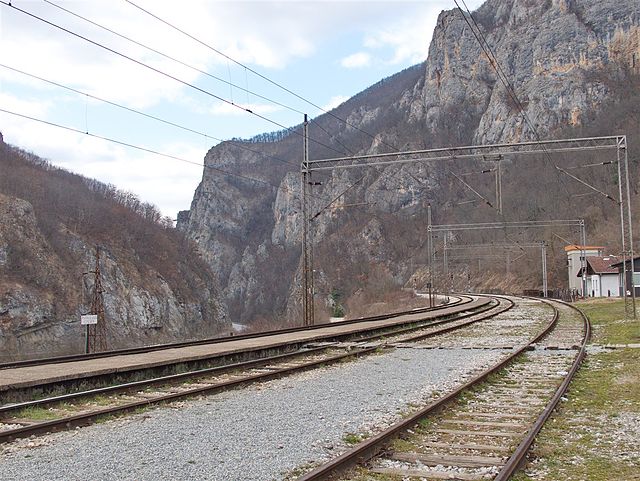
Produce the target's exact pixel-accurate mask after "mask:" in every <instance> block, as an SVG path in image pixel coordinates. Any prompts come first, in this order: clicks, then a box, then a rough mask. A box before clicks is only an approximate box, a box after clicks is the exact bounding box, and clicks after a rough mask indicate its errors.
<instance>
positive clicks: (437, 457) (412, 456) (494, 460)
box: [390, 453, 506, 468]
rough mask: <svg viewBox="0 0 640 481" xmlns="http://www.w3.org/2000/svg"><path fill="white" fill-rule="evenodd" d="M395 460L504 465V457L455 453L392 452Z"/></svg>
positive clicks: (456, 465) (446, 463)
mask: <svg viewBox="0 0 640 481" xmlns="http://www.w3.org/2000/svg"><path fill="white" fill-rule="evenodd" d="M390 458H391V459H393V460H395V461H405V462H408V463H421V464H424V465H425V466H450V467H459V468H484V467H487V466H504V463H505V461H506V460H505V459H504V458H501V457H496V456H460V455H455V454H423V453H393V454H392V455H391V456H390Z"/></svg>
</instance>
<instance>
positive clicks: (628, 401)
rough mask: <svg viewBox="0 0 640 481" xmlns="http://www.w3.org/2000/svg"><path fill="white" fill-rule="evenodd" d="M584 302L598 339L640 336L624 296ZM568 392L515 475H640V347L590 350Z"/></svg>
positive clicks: (589, 479)
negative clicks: (628, 314) (628, 317)
mask: <svg viewBox="0 0 640 481" xmlns="http://www.w3.org/2000/svg"><path fill="white" fill-rule="evenodd" d="M578 307H580V308H581V309H583V310H584V311H585V313H586V314H587V315H588V316H589V318H590V320H591V322H592V325H593V327H594V336H593V340H592V342H593V343H596V344H628V343H634V342H638V341H637V337H636V336H637V334H638V325H639V322H638V321H627V320H625V316H624V304H623V302H622V301H621V300H610V299H604V300H588V301H584V302H581V303H579V304H578ZM567 397H568V401H566V402H563V403H561V405H560V406H559V408H558V410H557V411H556V412H555V413H554V414H553V416H552V417H551V419H550V421H549V422H547V424H546V425H545V427H544V428H543V429H542V431H541V433H540V435H539V436H538V440H537V441H536V444H535V446H534V448H533V450H532V453H531V456H530V457H531V459H532V462H530V463H529V464H528V465H527V466H526V467H525V469H524V471H520V472H519V473H517V474H516V476H514V477H513V478H512V479H513V481H533V480H534V479H535V480H536V481H552V480H553V481H555V480H558V479H562V480H566V481H605V480H625V481H631V480H640V449H639V448H638V443H637V441H638V437H639V436H638V431H639V430H638V427H637V420H638V419H639V418H640V349H631V348H624V349H616V350H611V351H608V350H607V351H604V352H600V353H594V354H590V355H588V356H587V359H586V360H585V362H584V363H583V365H582V368H581V369H580V371H578V374H577V375H576V377H575V378H574V380H573V382H572V383H571V386H570V389H569V392H568V395H567ZM527 473H529V474H527Z"/></svg>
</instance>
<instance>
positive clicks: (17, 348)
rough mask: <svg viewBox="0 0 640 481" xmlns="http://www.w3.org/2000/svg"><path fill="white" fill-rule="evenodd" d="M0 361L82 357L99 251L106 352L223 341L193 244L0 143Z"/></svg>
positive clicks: (135, 205)
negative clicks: (198, 340)
mask: <svg viewBox="0 0 640 481" xmlns="http://www.w3.org/2000/svg"><path fill="white" fill-rule="evenodd" d="M0 172H1V175H0V218H1V219H2V223H0V353H2V354H1V356H0V361H1V360H7V359H16V358H34V357H40V356H51V355H60V354H68V353H78V352H82V351H83V349H84V327H83V326H81V325H80V315H81V314H86V313H88V312H89V308H90V301H89V299H90V298H91V290H92V287H93V275H92V274H91V271H93V270H94V269H95V248H96V246H99V247H100V252H101V262H100V268H101V274H102V286H103V291H104V294H103V295H104V305H105V317H106V326H107V336H106V340H107V347H108V348H111V349H115V348H121V347H129V346H137V345H142V344H151V343H158V342H168V341H175V340H180V339H191V338H202V337H206V336H213V335H215V334H218V333H220V332H225V333H228V332H229V331H230V328H231V325H230V322H229V320H228V317H227V314H226V308H225V306H224V304H222V303H221V302H219V298H220V293H219V290H220V288H219V287H218V285H217V279H216V277H215V275H214V274H213V273H212V272H211V270H210V268H209V267H208V266H207V265H206V263H205V262H204V261H203V260H202V259H201V258H200V256H199V254H198V252H197V249H196V247H195V245H194V244H193V242H192V241H190V240H188V239H186V238H185V237H184V236H183V235H182V234H181V233H180V232H178V231H176V230H175V229H174V228H173V227H172V223H171V222H170V220H167V219H162V217H161V215H160V213H159V212H158V210H157V209H156V208H155V207H154V206H152V205H150V204H145V203H142V202H140V200H139V199H137V197H136V196H135V195H133V194H131V193H128V192H122V191H118V190H117V189H116V188H115V187H114V186H112V185H106V184H103V183H100V182H97V181H95V180H92V179H88V178H85V177H81V176H79V175H75V174H72V173H70V172H67V171H65V170H62V169H59V168H55V167H52V166H51V165H50V164H49V163H48V162H46V161H44V160H42V159H40V158H38V157H37V156H35V155H33V154H31V153H28V152H24V151H22V150H20V149H18V148H16V147H13V146H10V145H8V144H5V143H4V142H3V140H2V137H1V136H0Z"/></svg>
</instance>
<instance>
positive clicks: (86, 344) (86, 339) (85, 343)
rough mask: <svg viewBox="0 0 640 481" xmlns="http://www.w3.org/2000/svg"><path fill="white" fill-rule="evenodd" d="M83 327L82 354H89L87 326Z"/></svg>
mask: <svg viewBox="0 0 640 481" xmlns="http://www.w3.org/2000/svg"><path fill="white" fill-rule="evenodd" d="M84 327H85V330H84V353H85V354H89V324H87V325H86V326H84Z"/></svg>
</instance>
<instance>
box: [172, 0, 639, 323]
mask: <svg viewBox="0 0 640 481" xmlns="http://www.w3.org/2000/svg"><path fill="white" fill-rule="evenodd" d="M473 16H474V19H475V21H476V22H477V24H478V26H479V28H480V29H481V30H482V32H483V35H484V36H485V38H486V42H487V45H488V48H490V49H491V50H492V51H493V53H494V54H495V57H496V58H497V59H498V62H499V67H500V68H501V69H502V70H503V72H504V74H505V76H506V77H507V78H508V79H509V82H510V83H511V85H512V87H513V89H514V90H515V92H516V93H517V98H518V100H519V101H520V102H521V104H522V106H523V107H524V111H525V113H526V115H527V116H528V118H529V119H530V121H531V123H532V124H533V125H534V126H535V130H536V132H534V131H532V129H531V128H529V127H528V126H527V125H526V123H525V121H524V118H523V115H522V113H521V112H520V110H519V108H518V105H517V103H516V101H515V100H514V99H513V98H512V97H511V96H510V95H509V94H508V92H507V90H506V89H505V87H504V85H503V84H502V83H501V82H500V81H498V78H497V75H496V72H495V70H494V68H493V66H492V64H491V62H492V61H491V60H490V59H489V57H487V55H485V53H484V52H483V50H482V49H481V47H480V44H479V41H478V39H477V38H476V36H475V35H474V34H473V32H472V31H471V29H470V28H469V26H468V24H467V23H466V22H465V20H464V19H463V17H462V15H461V13H460V12H459V11H457V10H451V11H445V12H442V13H441V14H440V16H439V18H438V22H437V26H436V29H435V31H434V34H433V38H432V41H431V45H430V48H429V55H428V58H427V59H426V61H425V62H424V63H423V64H421V65H417V66H415V67H413V68H410V69H407V70H405V71H403V72H400V73H398V74H396V75H395V76H393V77H390V78H388V79H385V80H383V81H381V82H379V83H378V84H376V85H374V86H372V87H370V88H369V89H367V90H365V91H364V92H362V93H360V94H358V95H356V96H355V97H353V98H352V99H350V100H349V101H347V102H345V103H344V104H342V105H341V106H339V107H338V108H336V109H335V110H334V111H333V112H332V114H333V115H323V116H321V117H319V118H317V119H315V122H316V123H317V124H319V127H316V126H314V125H313V124H312V125H311V133H310V136H311V137H312V138H313V139H316V140H318V141H320V142H322V144H324V146H321V145H318V144H314V143H313V142H312V143H311V145H310V151H311V153H310V155H311V158H312V159H318V158H327V157H335V156H337V154H336V151H339V152H343V153H344V154H363V153H375V152H382V151H390V150H408V149H416V148H429V147H439V146H451V145H470V144H486V143H499V142H509V141H518V140H525V139H534V138H535V137H536V135H540V136H542V137H545V138H546V137H554V136H555V137H557V136H565V137H566V136H575V135H578V134H583V135H585V134H588V135H597V134H606V135H609V134H613V133H618V131H615V132H614V131H611V130H610V129H612V128H613V129H615V128H625V127H628V126H629V125H630V124H629V123H628V122H629V121H630V120H629V119H628V118H626V119H625V118H617V117H614V116H613V114H612V112H614V111H615V109H616V108H617V107H616V106H618V107H619V105H617V104H616V102H619V101H620V98H621V97H623V96H624V95H625V93H623V91H624V90H625V88H628V87H625V86H629V85H637V79H638V74H639V73H640V14H639V12H638V7H637V2H636V1H634V0H623V1H613V0H604V1H603V0H547V1H529V0H488V1H487V2H486V3H485V4H484V5H483V6H482V7H480V8H479V9H478V10H477V11H476V12H474V14H473ZM334 116H335V117H339V118H341V119H345V120H346V121H347V122H346V123H343V122H340V121H338V120H337V119H336V118H335V117H334ZM611 118H614V119H615V120H614V121H611V120H610V119H611ZM625 122H627V123H625ZM298 132H299V131H298ZM301 144H302V142H301V140H300V137H299V136H298V135H293V134H291V135H288V136H284V138H282V139H281V138H278V140H277V141H275V142H259V143H255V142H226V143H223V144H221V145H218V146H216V147H214V148H212V149H211V150H210V151H209V153H208V154H207V156H206V158H205V163H206V165H207V166H225V168H226V169H228V170H232V171H234V172H237V173H241V174H246V175H250V176H252V177H256V178H259V179H262V180H268V181H269V182H272V183H273V182H274V181H276V182H279V183H280V189H278V190H277V191H275V189H271V188H269V187H265V186H264V185H260V184H256V183H251V182H250V181H243V180H239V179H237V178H233V177H229V176H224V175H222V174H220V173H219V172H216V171H213V170H208V169H206V168H205V172H204V175H203V180H202V182H201V184H200V186H199V187H198V189H197V191H196V193H195V195H194V199H193V203H192V205H191V210H190V211H189V212H185V213H183V215H182V216H181V221H180V222H179V228H180V229H182V230H184V231H185V232H186V233H187V234H188V236H189V237H191V238H192V239H194V240H195V241H196V243H197V244H198V245H199V247H200V249H201V251H202V252H203V253H204V255H205V257H206V259H207V260H208V261H209V264H210V265H211V267H212V269H214V270H215V271H216V273H217V275H218V277H219V280H220V283H221V285H222V286H223V292H224V296H225V299H226V301H227V303H228V304H229V307H230V313H231V316H232V317H233V318H235V319H239V320H242V321H247V320H248V321H251V320H255V319H256V318H260V317H273V318H277V317H278V316H282V315H285V314H286V315H287V316H288V317H290V318H291V319H294V318H296V316H297V315H298V312H299V304H298V299H299V289H300V273H299V249H300V247H299V246H300V225H301V224H300V211H301V208H300V201H299V183H300V180H299V174H298V173H297V172H298V169H297V168H296V166H297V163H298V162H299V158H300V155H301V149H302V145H301ZM325 146H329V148H327V147H325ZM634 148H635V144H634ZM344 154H343V155H344ZM287 162H290V163H291V164H292V165H290V164H287ZM473 167H478V166H477V165H475V166H474V165H471V166H457V167H456V166H454V167H448V166H446V167H445V166H443V165H436V164H431V163H422V164H416V165H405V166H403V167H401V168H398V167H389V168H386V169H369V170H366V171H357V172H356V171H355V170H350V171H340V172H333V173H332V174H330V175H327V176H318V178H314V181H318V182H321V183H322V185H320V186H318V187H314V190H315V192H314V193H315V196H316V197H314V199H313V203H314V207H313V208H314V209H315V210H316V211H319V210H321V209H322V207H323V206H324V205H326V203H327V199H333V198H334V197H335V196H336V195H338V194H339V193H341V192H343V191H345V190H346V189H348V191H347V193H346V194H345V195H344V196H342V197H340V199H339V200H338V202H336V203H335V204H334V205H333V206H332V208H330V209H327V210H325V211H324V212H323V213H322V214H321V215H320V216H318V218H317V219H316V220H315V221H314V227H313V229H314V232H315V241H316V244H317V245H316V264H317V265H316V267H317V272H316V279H317V283H318V291H319V292H320V294H321V296H322V295H324V294H327V293H328V292H329V291H330V290H331V289H333V288H335V287H338V288H341V289H344V290H345V291H346V293H347V295H356V294H357V293H358V292H360V291H366V292H373V293H380V292H384V291H385V290H386V289H390V288H392V287H393V286H401V285H403V284H404V283H405V282H407V280H408V279H410V278H411V276H412V275H414V274H415V273H416V272H417V271H419V269H420V267H421V266H423V265H424V263H425V257H424V248H423V247H424V234H423V233H424V225H425V224H426V219H425V211H426V205H427V204H428V203H430V204H431V205H432V206H433V207H434V215H435V222H444V221H447V222H472V221H474V222H478V221H489V220H497V219H499V218H510V219H532V218H536V216H537V218H561V217H563V216H565V217H566V216H576V215H580V216H581V217H583V216H584V215H585V212H584V210H583V209H582V207H580V206H576V205H574V203H572V202H569V201H567V200H566V199H569V198H570V197H571V195H572V193H573V191H570V190H571V187H570V188H569V190H567V187H566V186H565V184H566V182H562V181H561V183H560V184H558V182H557V180H553V181H552V179H555V177H553V176H552V174H550V173H548V172H544V171H543V168H544V163H543V162H538V163H536V162H531V163H530V165H529V166H528V169H530V170H529V171H527V172H525V171H524V170H523V169H516V168H513V167H515V166H510V165H509V164H507V165H506V167H505V168H506V170H507V171H508V173H507V174H506V177H505V184H506V185H505V193H504V194H505V197H506V202H507V204H508V208H507V210H506V214H505V217H497V216H496V213H495V211H494V210H492V209H488V208H483V207H482V206H478V204H477V203H474V198H473V196H472V195H471V194H470V192H469V190H468V189H465V188H464V187H463V186H462V185H461V184H460V183H459V182H457V181H456V180H454V179H452V176H451V175H450V173H449V172H448V170H449V168H451V169H452V170H457V171H458V172H459V173H462V172H464V169H470V168H473ZM536 169H538V170H536ZM553 175H555V173H554V174H553ZM547 181H548V189H549V191H550V192H553V191H555V190H558V191H560V190H562V189H564V190H565V191H566V194H567V195H566V198H565V199H564V200H563V202H559V199H558V198H555V197H554V196H552V195H551V196H549V195H548V196H545V195H544V193H543V194H542V195H540V193H539V192H538V193H537V194H536V193H535V192H536V189H539V185H540V184H541V183H543V182H547ZM476 182H477V184H476V186H478V185H479V186H480V187H482V188H484V192H485V193H486V192H489V193H488V194H486V195H491V194H490V192H491V190H490V186H491V182H492V179H488V180H482V179H481V180H476ZM553 182H556V183H555V184H554V183H553ZM536 183H537V184H538V186H536V185H535V184H536ZM480 187H479V188H480ZM487 189H489V190H487ZM577 192H578V191H577V190H576V193H577ZM470 196H471V199H470ZM477 200H478V199H477V198H476V199H475V201H477ZM350 204H356V206H355V207H345V206H348V205H350ZM594 209H595V210H594V211H592V212H590V214H589V215H591V217H592V218H593V219H594V220H597V221H598V222H601V223H606V222H608V221H610V214H609V213H608V209H607V208H606V207H597V208H595V207H594ZM541 216H542V217H541ZM593 231H596V229H593V228H592V232H591V235H593V236H595V237H598V235H599V233H598V232H593ZM485 237H486V236H485ZM477 240H482V239H477ZM485 240H487V239H485ZM552 250H553V246H552ZM555 256H556V258H557V260H558V262H561V261H562V259H561V256H562V252H561V246H560V245H559V246H558V249H556V251H555ZM491 267H492V266H491V265H489V266H484V267H482V266H478V271H479V272H481V271H484V270H487V269H491ZM500 268H502V267H500ZM533 270H535V269H533ZM528 271H532V264H531V263H529V264H527V263H526V262H525V263H523V264H522V265H521V273H522V275H515V276H513V277H511V278H507V279H505V282H504V284H505V286H506V285H509V284H510V285H511V286H512V287H519V288H522V287H533V286H532V284H534V285H535V283H536V282H537V281H536V280H535V279H537V277H536V276H537V274H536V275H533V274H524V273H525V272H528ZM552 271H553V272H554V273H555V279H556V280H557V279H558V278H559V277H560V276H562V275H563V268H562V264H560V265H559V267H553V266H552ZM418 277H419V276H418ZM476 277H477V278H476V279H475V281H476V286H477V287H478V286H483V284H482V276H481V275H477V276H476ZM414 278H415V277H414ZM494 279H495V277H494ZM557 284H559V281H558V282H557ZM484 287H487V286H484ZM503 287H504V286H503Z"/></svg>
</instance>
